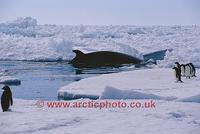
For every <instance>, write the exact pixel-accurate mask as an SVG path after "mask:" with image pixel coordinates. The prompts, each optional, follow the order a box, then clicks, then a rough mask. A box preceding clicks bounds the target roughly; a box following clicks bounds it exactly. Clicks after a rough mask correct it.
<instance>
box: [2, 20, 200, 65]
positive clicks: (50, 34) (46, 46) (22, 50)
mask: <svg viewBox="0 0 200 134" xmlns="http://www.w3.org/2000/svg"><path fill="white" fill-rule="evenodd" d="M199 46H200V26H196V25H194V26H83V25H80V26H60V25H38V24H37V20H36V19H33V18H31V17H26V18H18V19H16V20H14V21H11V22H5V23H1V24H0V53H1V55H0V59H1V60H2V59H3V60H5V59H9V60H36V61H37V60H69V59H72V58H73V57H74V54H73V53H72V51H71V50H72V49H80V50H82V51H83V52H93V51H100V50H107V51H117V52H122V53H126V54H130V55H133V56H136V57H138V58H142V54H146V53H149V52H154V51H158V50H165V49H172V50H173V51H170V52H167V55H166V57H165V59H164V60H163V61H160V62H159V66H162V67H171V66H173V64H174V62H175V61H180V62H183V63H186V62H192V63H194V65H195V66H198V67H200V58H199V57H200V47H199Z"/></svg>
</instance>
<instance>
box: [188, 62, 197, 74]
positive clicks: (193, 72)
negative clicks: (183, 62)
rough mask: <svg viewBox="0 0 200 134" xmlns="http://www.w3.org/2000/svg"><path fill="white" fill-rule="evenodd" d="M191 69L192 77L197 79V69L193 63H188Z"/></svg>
mask: <svg viewBox="0 0 200 134" xmlns="http://www.w3.org/2000/svg"><path fill="white" fill-rule="evenodd" d="M188 64H189V66H190V68H191V77H196V69H195V67H194V65H193V64H192V63H188Z"/></svg>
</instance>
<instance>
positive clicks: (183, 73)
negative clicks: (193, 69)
mask: <svg viewBox="0 0 200 134" xmlns="http://www.w3.org/2000/svg"><path fill="white" fill-rule="evenodd" d="M181 76H183V77H185V64H181Z"/></svg>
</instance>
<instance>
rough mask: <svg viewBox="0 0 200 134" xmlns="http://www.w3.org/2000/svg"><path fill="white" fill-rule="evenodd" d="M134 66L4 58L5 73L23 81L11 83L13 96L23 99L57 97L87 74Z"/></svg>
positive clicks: (0, 67) (2, 65)
mask: <svg viewBox="0 0 200 134" xmlns="http://www.w3.org/2000/svg"><path fill="white" fill-rule="evenodd" d="M133 69H135V68H133V67H120V68H98V69H76V68H74V67H73V66H71V65H70V64H68V63H67V62H28V61H0V70H7V71H6V73H5V74H4V75H8V76H12V77H14V78H18V79H20V80H21V85H19V86H10V87H11V89H12V92H13V97H14V98H21V99H42V100H57V91H58V89H59V88H60V87H62V86H64V85H67V84H69V83H72V82H74V81H79V80H81V79H83V78H87V77H92V76H97V75H100V74H107V73H113V72H120V71H124V70H133ZM0 86H1V87H2V86H3V85H0Z"/></svg>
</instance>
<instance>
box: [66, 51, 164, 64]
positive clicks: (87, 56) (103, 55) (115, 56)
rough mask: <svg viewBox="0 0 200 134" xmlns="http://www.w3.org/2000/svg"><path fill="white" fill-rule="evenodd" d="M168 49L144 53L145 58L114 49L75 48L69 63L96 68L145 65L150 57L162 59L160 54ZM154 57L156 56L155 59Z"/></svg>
mask: <svg viewBox="0 0 200 134" xmlns="http://www.w3.org/2000/svg"><path fill="white" fill-rule="evenodd" d="M166 51H167V50H162V51H158V52H156V53H157V55H155V52H154V53H152V54H147V55H143V57H144V59H145V60H144V59H139V58H137V57H133V56H131V55H128V54H124V53H120V52H113V51H96V52H91V53H83V52H82V51H80V50H73V52H74V53H75V54H76V56H75V58H73V59H72V60H71V61H70V62H69V64H72V65H73V66H74V67H76V68H95V67H102V66H110V67H120V66H122V65H124V64H137V65H144V64H147V63H148V60H149V59H152V60H153V63H155V62H154V60H157V59H159V60H160V59H161V58H160V57H159V58H158V55H163V53H165V52H166ZM153 57H155V59H154V58H153Z"/></svg>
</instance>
